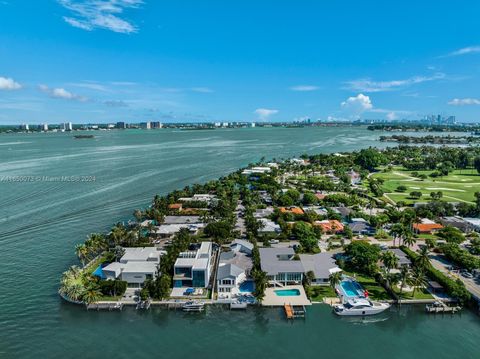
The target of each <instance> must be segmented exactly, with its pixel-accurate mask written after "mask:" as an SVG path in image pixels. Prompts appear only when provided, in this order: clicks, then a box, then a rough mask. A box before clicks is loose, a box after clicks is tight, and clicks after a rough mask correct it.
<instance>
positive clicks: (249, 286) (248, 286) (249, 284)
mask: <svg viewBox="0 0 480 359" xmlns="http://www.w3.org/2000/svg"><path fill="white" fill-rule="evenodd" d="M238 289H239V290H240V293H253V292H254V291H255V283H254V282H253V280H246V281H245V282H243V283H242V284H240V287H239V288H238Z"/></svg>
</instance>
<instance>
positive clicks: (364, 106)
mask: <svg viewBox="0 0 480 359" xmlns="http://www.w3.org/2000/svg"><path fill="white" fill-rule="evenodd" d="M341 105H342V108H343V109H344V110H346V111H347V112H348V113H350V114H351V115H353V116H359V115H360V114H362V113H363V112H365V111H369V110H371V109H372V108H373V104H372V101H371V100H370V97H368V96H366V95H364V94H358V95H357V96H355V97H349V98H347V99H346V100H345V101H343V102H342V103H341Z"/></svg>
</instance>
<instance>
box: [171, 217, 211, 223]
mask: <svg viewBox="0 0 480 359" xmlns="http://www.w3.org/2000/svg"><path fill="white" fill-rule="evenodd" d="M199 223H202V220H201V219H200V217H199V216H165V217H164V219H163V224H199Z"/></svg>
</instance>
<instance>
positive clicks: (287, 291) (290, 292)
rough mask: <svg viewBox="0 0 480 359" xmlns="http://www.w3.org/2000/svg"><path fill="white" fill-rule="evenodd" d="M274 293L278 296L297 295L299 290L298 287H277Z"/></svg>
mask: <svg viewBox="0 0 480 359" xmlns="http://www.w3.org/2000/svg"><path fill="white" fill-rule="evenodd" d="M274 292H275V294H276V295H278V296H279V297H298V296H299V295H300V291H299V290H298V289H279V290H274Z"/></svg>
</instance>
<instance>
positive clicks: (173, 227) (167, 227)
mask: <svg viewBox="0 0 480 359" xmlns="http://www.w3.org/2000/svg"><path fill="white" fill-rule="evenodd" d="M204 227H205V223H193V224H188V223H181V224H162V225H161V226H158V227H156V229H155V231H154V232H153V234H154V235H156V236H157V237H158V238H172V237H173V236H175V234H177V233H178V232H180V230H182V229H183V228H185V229H188V231H189V232H190V233H191V234H194V235H195V234H198V232H199V230H200V229H202V228H204Z"/></svg>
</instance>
